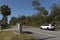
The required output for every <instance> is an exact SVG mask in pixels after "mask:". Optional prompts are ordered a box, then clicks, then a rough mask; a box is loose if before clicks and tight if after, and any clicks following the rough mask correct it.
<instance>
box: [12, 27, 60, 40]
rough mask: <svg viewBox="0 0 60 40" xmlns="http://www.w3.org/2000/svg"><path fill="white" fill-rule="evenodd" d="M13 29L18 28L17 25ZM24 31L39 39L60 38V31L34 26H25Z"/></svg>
mask: <svg viewBox="0 0 60 40" xmlns="http://www.w3.org/2000/svg"><path fill="white" fill-rule="evenodd" d="M12 29H13V30H18V28H17V26H14V27H13V28H12ZM23 31H24V33H27V34H29V35H32V36H33V37H35V38H36V39H37V40H60V31H47V30H41V29H39V28H33V27H32V28H31V27H28V28H27V27H25V28H23Z"/></svg>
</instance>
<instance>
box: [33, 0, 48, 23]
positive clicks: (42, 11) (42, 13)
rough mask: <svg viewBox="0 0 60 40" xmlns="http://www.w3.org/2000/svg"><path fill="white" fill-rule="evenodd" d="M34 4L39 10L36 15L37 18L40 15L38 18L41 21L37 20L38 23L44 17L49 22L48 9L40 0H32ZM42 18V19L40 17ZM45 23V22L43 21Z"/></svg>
mask: <svg viewBox="0 0 60 40" xmlns="http://www.w3.org/2000/svg"><path fill="white" fill-rule="evenodd" d="M32 6H33V7H34V9H35V10H36V11H37V12H38V13H37V15H38V16H36V18H37V17H38V20H40V21H36V22H37V23H39V22H41V23H42V20H43V19H44V20H45V21H46V22H47V15H48V11H47V10H46V9H45V8H44V7H41V5H40V3H39V0H33V1H32ZM39 18H40V19H39ZM43 23H44V22H43ZM39 24H40V23H39Z"/></svg>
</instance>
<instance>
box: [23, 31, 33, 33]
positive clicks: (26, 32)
mask: <svg viewBox="0 0 60 40" xmlns="http://www.w3.org/2000/svg"><path fill="white" fill-rule="evenodd" d="M23 33H26V34H33V33H32V32H30V31H24V32H23Z"/></svg>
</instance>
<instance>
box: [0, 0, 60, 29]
mask: <svg viewBox="0 0 60 40" xmlns="http://www.w3.org/2000/svg"><path fill="white" fill-rule="evenodd" d="M32 6H33V10H35V11H36V13H35V14H33V15H31V16H25V15H22V16H18V17H14V16H13V17H12V18H11V20H10V21H9V23H10V24H8V23H7V21H8V19H7V16H9V15H10V14H11V8H9V6H8V5H5V4H4V5H2V6H0V11H1V13H0V14H1V15H3V17H2V20H0V25H1V26H2V27H1V28H2V29H4V28H7V27H9V26H10V25H16V24H17V23H22V24H23V25H24V26H34V27H39V26H40V25H42V24H52V25H54V26H55V27H56V28H57V29H59V28H60V26H59V25H60V4H56V3H53V4H52V5H51V6H50V12H49V11H48V10H47V9H46V8H45V7H43V6H41V4H40V2H39V0H32ZM58 26H59V27H58Z"/></svg>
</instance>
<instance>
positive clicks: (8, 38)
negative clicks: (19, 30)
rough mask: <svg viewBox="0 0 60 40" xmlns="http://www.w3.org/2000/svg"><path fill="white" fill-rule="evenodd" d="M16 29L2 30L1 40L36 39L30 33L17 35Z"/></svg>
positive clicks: (0, 33)
mask: <svg viewBox="0 0 60 40" xmlns="http://www.w3.org/2000/svg"><path fill="white" fill-rule="evenodd" d="M13 32H14V31H1V32H0V40H35V39H34V38H33V37H32V36H30V35H28V34H18V35H15V34H14V33H13Z"/></svg>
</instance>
